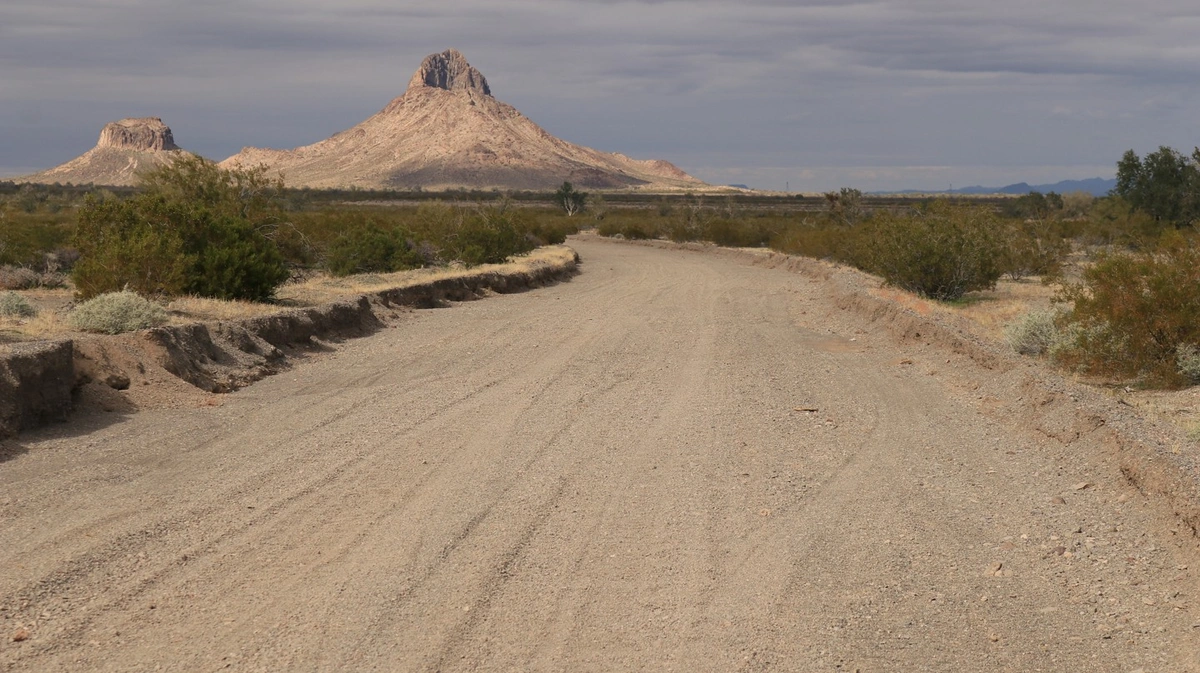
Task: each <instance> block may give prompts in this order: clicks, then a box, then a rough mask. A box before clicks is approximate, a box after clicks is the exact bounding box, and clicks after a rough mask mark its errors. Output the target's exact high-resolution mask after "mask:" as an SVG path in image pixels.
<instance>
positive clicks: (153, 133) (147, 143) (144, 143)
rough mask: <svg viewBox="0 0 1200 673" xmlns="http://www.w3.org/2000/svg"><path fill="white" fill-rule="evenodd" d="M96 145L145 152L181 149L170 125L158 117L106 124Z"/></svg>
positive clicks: (123, 120)
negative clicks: (176, 142)
mask: <svg viewBox="0 0 1200 673" xmlns="http://www.w3.org/2000/svg"><path fill="white" fill-rule="evenodd" d="M96 146H97V147H115V148H117V149H123V150H140V151H143V152H144V151H166V150H177V149H179V146H178V145H176V144H175V138H174V137H173V136H172V135H171V129H170V127H168V126H167V125H166V124H164V123H163V122H162V120H161V119H159V118H158V117H140V118H136V119H122V120H121V121H117V122H113V123H111V124H105V126H104V128H103V129H102V130H101V131H100V142H98V143H97V144H96Z"/></svg>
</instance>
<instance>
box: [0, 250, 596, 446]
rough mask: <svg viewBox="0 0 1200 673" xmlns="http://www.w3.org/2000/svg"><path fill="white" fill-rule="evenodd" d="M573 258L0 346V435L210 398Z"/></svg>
mask: <svg viewBox="0 0 1200 673" xmlns="http://www.w3.org/2000/svg"><path fill="white" fill-rule="evenodd" d="M578 263H579V259H578V256H577V255H576V254H575V252H574V251H573V250H571V249H570V248H567V247H565V246H559V247H556V248H550V249H546V250H544V251H543V253H542V254H541V255H539V256H538V257H537V258H536V259H535V260H533V261H529V262H526V263H523V264H520V265H508V266H501V267H492V268H489V269H487V270H482V271H472V270H463V271H461V272H458V273H451V274H448V275H446V276H445V277H441V278H437V279H436V280H428V281H415V282H412V283H409V284H405V285H402V286H399V287H393V288H389V289H384V290H379V291H374V292H370V293H367V294H361V295H358V296H354V297H349V298H345V299H342V300H339V301H335V302H332V303H328V304H324V305H321V306H315V307H306V308H295V309H285V310H281V311H280V312H278V313H275V314H272V315H265V316H260V317H252V318H243V319H237V320H219V321H211V322H202V323H192V324H185V325H168V326H163V327H156V328H152V329H147V330H141V331H138V332H130V333H126V334H119V335H112V336H109V335H82V336H73V337H72V338H69V339H60V340H55V341H44V342H32V343H21V344H14V345H9V346H0V438H4V437H12V436H16V435H17V434H18V433H19V432H21V431H23V430H29V429H32V428H36V427H39V426H42V425H46V424H49V423H53V422H57V421H63V420H66V419H67V417H68V415H69V414H70V413H71V411H72V410H73V409H75V408H77V407H94V408H97V409H100V410H102V411H132V410H134V409H138V408H146V407H170V406H185V405H195V404H213V403H214V402H213V401H212V397H211V395H212V394H216V393H228V392H231V391H234V390H237V389H239V388H242V387H244V386H246V385H249V384H250V383H253V382H254V381H257V380H259V379H262V378H263V377H266V376H270V375H272V374H275V373H277V372H280V371H283V370H286V369H288V368H289V367H291V366H292V364H293V363H294V362H295V361H296V360H297V359H298V358H303V357H306V356H308V355H310V354H313V353H316V352H320V351H322V350H326V349H328V348H329V346H328V344H329V343H330V342H336V341H340V340H344V339H350V338H356V337H361V336H366V335H369V334H372V333H374V332H376V331H378V330H380V329H383V328H385V327H386V326H387V325H388V324H389V323H390V322H392V321H394V320H395V319H396V318H397V317H398V316H400V315H402V314H403V313H405V312H407V311H409V310H412V309H422V308H437V307H442V306H446V305H448V302H461V301H470V300H474V299H479V298H482V297H485V296H488V295H489V294H506V293H512V292H521V291H524V290H528V289H531V288H536V287H541V286H544V285H548V284H551V283H555V282H558V281H561V280H565V279H567V278H570V277H571V276H573V275H574V274H576V273H577V272H578Z"/></svg>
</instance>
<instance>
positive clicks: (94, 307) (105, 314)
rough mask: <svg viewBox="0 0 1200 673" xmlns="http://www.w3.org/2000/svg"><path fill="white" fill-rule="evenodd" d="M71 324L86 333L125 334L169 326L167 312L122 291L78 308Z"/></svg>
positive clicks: (107, 294) (103, 295)
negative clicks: (167, 324)
mask: <svg viewBox="0 0 1200 673" xmlns="http://www.w3.org/2000/svg"><path fill="white" fill-rule="evenodd" d="M68 321H69V322H70V323H71V326H72V327H74V328H75V329H77V330H80V331H83V332H100V333H102V334H121V333H122V332H132V331H134V330H139V329H146V328H149V327H156V326H158V325H162V324H164V323H166V322H167V312H166V311H164V310H163V308H162V307H161V306H159V305H158V304H155V303H154V302H151V301H149V300H147V299H144V298H142V297H140V296H138V295H137V294H136V293H133V292H129V291H128V290H122V291H120V292H109V293H106V294H101V295H97V296H95V297H93V298H91V299H89V300H87V301H85V302H83V303H82V304H80V305H79V306H76V307H75V310H73V311H71V313H70V315H69V316H68Z"/></svg>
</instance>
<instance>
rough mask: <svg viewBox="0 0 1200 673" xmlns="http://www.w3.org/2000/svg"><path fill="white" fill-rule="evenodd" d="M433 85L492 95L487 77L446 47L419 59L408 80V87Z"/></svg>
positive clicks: (453, 50) (458, 53)
mask: <svg viewBox="0 0 1200 673" xmlns="http://www.w3.org/2000/svg"><path fill="white" fill-rule="evenodd" d="M423 86H427V87H433V88H435V89H445V90H447V91H456V90H459V89H467V90H471V91H477V92H479V93H481V94H483V95H485V96H490V95H492V89H491V87H489V86H488V83H487V78H486V77H484V76H483V73H481V72H479V71H478V70H476V69H475V68H474V67H473V66H472V65H471V64H470V63H467V58H466V57H465V56H463V55H462V53H460V52H459V51H458V50H457V49H447V50H446V51H443V52H442V53H440V54H430V55H429V56H426V57H425V60H424V61H421V67H419V68H417V72H415V73H413V76H412V79H410V80H409V81H408V88H409V89H413V88H417V87H423Z"/></svg>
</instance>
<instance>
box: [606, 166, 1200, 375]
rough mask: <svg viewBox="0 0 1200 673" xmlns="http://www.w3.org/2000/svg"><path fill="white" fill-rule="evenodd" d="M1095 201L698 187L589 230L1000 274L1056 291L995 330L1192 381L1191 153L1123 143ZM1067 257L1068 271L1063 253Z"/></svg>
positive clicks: (1032, 347)
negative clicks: (770, 200) (1141, 152)
mask: <svg viewBox="0 0 1200 673" xmlns="http://www.w3.org/2000/svg"><path fill="white" fill-rule="evenodd" d="M1117 171H1118V180H1117V187H1116V189H1114V190H1113V192H1112V193H1111V194H1110V195H1108V196H1106V197H1102V198H1094V197H1092V196H1091V195H1088V194H1082V193H1081V194H1065V195H1059V194H1054V193H1049V194H1040V193H1037V192H1031V193H1029V194H1027V195H1025V196H1021V197H1018V198H1013V199H1006V200H1002V201H986V202H980V201H970V200H965V199H964V200H958V201H950V200H944V199H942V200H922V201H917V202H912V203H907V204H897V203H894V202H891V203H889V202H880V201H878V200H876V201H874V202H873V201H872V199H871V198H869V197H864V196H863V195H862V194H861V192H859V191H858V190H855V189H851V188H843V189H841V190H839V191H837V192H830V193H827V194H825V195H824V204H823V207H822V208H819V209H812V208H810V209H803V210H795V211H787V210H784V211H778V210H775V211H772V210H763V209H758V210H755V209H747V208H733V207H728V206H726V205H725V204H722V203H719V202H709V203H705V202H704V201H702V200H701V199H700V198H699V197H692V198H690V199H687V200H684V201H682V202H674V203H670V204H668V203H665V202H664V203H662V204H660V205H659V206H658V207H657V208H656V209H655V208H645V209H642V210H640V211H626V212H622V213H610V214H609V215H607V216H606V217H605V218H604V219H603V220H602V221H600V222H598V223H597V225H598V226H597V229H598V231H599V233H600V234H602V235H606V236H620V237H624V238H627V239H649V238H664V239H670V240H674V241H709V242H713V243H717V244H720V245H730V246H748V247H770V248H772V249H775V250H778V251H781V252H785V253H789V254H798V255H805V256H810V257H816V258H820V259H828V260H832V261H836V262H840V263H844V264H849V265H852V266H855V267H858V268H860V269H863V270H865V271H868V272H870V273H873V274H876V275H878V276H880V277H881V278H882V279H883V281H884V282H885V283H886V284H888V285H892V286H894V287H897V288H901V289H904V290H908V291H910V292H913V293H915V294H917V295H919V296H922V297H927V298H930V299H934V300H939V301H955V300H959V299H961V298H963V297H964V296H966V295H967V294H969V293H972V292H975V291H979V290H986V289H990V288H993V287H995V285H996V282H997V281H998V280H999V279H1000V278H1001V277H1005V276H1007V277H1008V278H1009V279H1011V280H1018V281H1019V280H1023V279H1029V278H1037V279H1038V280H1040V281H1041V282H1043V283H1045V284H1048V285H1050V286H1052V287H1054V288H1055V290H1054V307H1053V308H1052V309H1049V310H1047V309H1038V310H1036V311H1034V312H1032V313H1030V314H1028V315H1025V316H1021V317H1019V318H1018V319H1016V320H1015V321H1014V322H1013V323H1012V324H1011V325H1010V326H1009V328H1008V330H1006V335H1005V337H1006V340H1007V341H1008V342H1009V344H1010V345H1011V346H1012V347H1013V348H1014V350H1017V351H1018V352H1021V353H1023V354H1027V355H1037V356H1044V357H1047V358H1049V359H1050V360H1052V361H1053V362H1055V363H1056V364H1058V365H1061V366H1063V367H1064V368H1067V369H1070V370H1074V371H1078V372H1081V373H1084V374H1087V375H1092V376H1096V377H1099V378H1100V379H1101V380H1113V381H1121V382H1123V383H1135V384H1139V385H1146V386H1151V387H1178V386H1182V385H1189V384H1194V383H1198V382H1200V355H1198V354H1200V321H1197V316H1200V236H1198V235H1197V232H1196V231H1195V222H1196V221H1197V219H1200V200H1198V199H1197V198H1196V196H1195V194H1197V193H1200V150H1197V151H1196V152H1195V153H1193V154H1192V156H1190V157H1189V156H1185V155H1183V154H1181V153H1179V152H1177V151H1175V150H1173V149H1171V148H1167V147H1163V148H1159V150H1158V151H1156V152H1153V153H1150V154H1148V155H1147V156H1146V157H1144V158H1140V157H1138V156H1137V155H1136V154H1135V153H1133V152H1127V153H1126V154H1125V155H1124V157H1122V159H1121V160H1120V162H1119V163H1118V164H1117ZM1072 255H1074V256H1075V258H1076V261H1077V263H1076V264H1075V265H1074V268H1073V273H1072V274H1070V275H1068V274H1066V273H1065V268H1064V264H1065V262H1066V261H1067V260H1068V258H1070V257H1071V256H1072Z"/></svg>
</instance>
